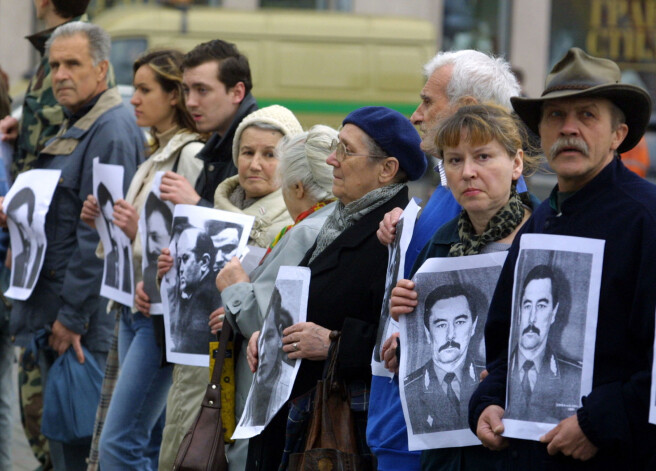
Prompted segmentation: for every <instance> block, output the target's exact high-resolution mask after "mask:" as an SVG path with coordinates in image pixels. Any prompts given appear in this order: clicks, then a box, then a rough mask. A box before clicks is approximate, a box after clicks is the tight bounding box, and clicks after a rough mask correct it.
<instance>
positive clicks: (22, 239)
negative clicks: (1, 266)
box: [2, 170, 61, 300]
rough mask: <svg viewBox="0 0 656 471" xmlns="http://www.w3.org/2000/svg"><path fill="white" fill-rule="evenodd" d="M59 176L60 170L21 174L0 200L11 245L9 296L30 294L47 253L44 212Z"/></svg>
mask: <svg viewBox="0 0 656 471" xmlns="http://www.w3.org/2000/svg"><path fill="white" fill-rule="evenodd" d="M60 175H61V171H60V170H30V171H28V172H25V173H22V174H20V175H19V176H18V178H17V179H16V181H15V182H14V184H13V185H12V187H11V189H10V190H9V191H8V192H7V195H6V196H5V199H4V201H3V203H2V207H3V209H4V212H5V213H6V214H7V216H8V218H7V226H8V228H9V237H10V240H11V248H12V265H11V266H12V270H11V279H10V281H9V289H8V290H7V291H6V292H5V296H7V297H9V298H13V299H19V300H26V299H27V298H29V296H30V294H32V290H33V289H34V285H35V284H36V280H37V278H38V276H39V272H40V271H41V267H42V266H43V259H44V256H45V253H46V246H47V240H46V234H45V229H44V225H45V220H46V214H47V213H48V210H49V208H50V202H51V201H52V195H53V194H54V192H55V188H56V187H57V183H58V181H59V177H60Z"/></svg>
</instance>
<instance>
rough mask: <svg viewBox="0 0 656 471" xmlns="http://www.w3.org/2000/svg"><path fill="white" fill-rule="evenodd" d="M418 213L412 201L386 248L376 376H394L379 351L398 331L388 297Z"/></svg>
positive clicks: (373, 364)
mask: <svg viewBox="0 0 656 471" xmlns="http://www.w3.org/2000/svg"><path fill="white" fill-rule="evenodd" d="M417 213H419V206H418V205H417V202H416V201H415V200H414V199H412V200H410V202H409V203H408V205H407V206H406V207H405V209H404V210H403V214H402V215H401V217H400V218H399V222H398V223H397V224H396V237H395V239H394V242H392V244H390V245H389V246H388V253H389V255H388V259H387V277H386V278H385V295H384V297H383V307H382V308H381V311H380V322H379V323H378V334H377V335H376V345H375V347H374V351H373V355H372V358H371V373H372V374H374V375H376V376H387V377H389V378H391V377H392V376H393V375H394V374H393V373H391V372H390V371H388V370H387V368H385V362H384V361H383V360H382V359H381V349H382V346H383V343H384V342H385V340H387V339H388V338H389V336H390V335H392V334H394V333H396V332H398V331H399V324H398V322H396V321H395V320H394V319H392V317H391V316H390V312H389V308H390V296H391V293H392V289H393V288H394V286H396V282H397V281H399V280H400V279H401V278H403V267H404V266H405V252H406V250H407V249H408V245H410V240H411V239H412V233H413V232H414V226H415V220H416V219H417Z"/></svg>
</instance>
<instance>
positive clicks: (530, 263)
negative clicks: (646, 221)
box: [503, 234, 605, 440]
mask: <svg viewBox="0 0 656 471" xmlns="http://www.w3.org/2000/svg"><path fill="white" fill-rule="evenodd" d="M604 244H605V242H604V241H603V240H597V239H586V238H581V237H568V236H558V235H548V234H525V235H523V236H522V238H521V240H520V244H519V247H520V248H519V256H518V258H517V263H516V265H515V278H514V281H513V301H512V323H511V329H510V338H509V342H508V378H507V382H506V407H505V412H504V418H503V424H504V427H505V432H504V435H505V436H507V437H513V438H522V439H525V440H539V438H540V437H541V436H542V435H544V434H545V433H547V432H548V431H549V430H551V429H553V428H554V427H555V426H556V425H557V424H558V423H559V422H560V421H561V420H563V419H566V418H568V417H570V416H572V415H575V414H576V410H577V409H578V408H579V407H581V397H582V396H584V395H586V394H588V393H589V392H590V390H591V389H592V372H593V368H594V349H595V339H596V332H597V315H598V311H599V290H600V287H601V271H602V264H603V256H604Z"/></svg>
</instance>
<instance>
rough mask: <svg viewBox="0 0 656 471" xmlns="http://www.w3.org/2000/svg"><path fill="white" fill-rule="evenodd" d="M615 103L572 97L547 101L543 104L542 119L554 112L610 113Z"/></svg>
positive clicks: (599, 99)
mask: <svg viewBox="0 0 656 471" xmlns="http://www.w3.org/2000/svg"><path fill="white" fill-rule="evenodd" d="M613 106H614V105H613V102H612V101H610V100H608V99H606V98H601V97H572V98H556V99H553V100H545V102H544V103H543V104H542V112H541V117H542V118H544V116H545V115H546V114H547V113H549V112H552V111H572V110H573V111H578V110H586V109H593V110H598V111H601V112H602V113H603V112H607V113H610V112H611V109H612V107H613Z"/></svg>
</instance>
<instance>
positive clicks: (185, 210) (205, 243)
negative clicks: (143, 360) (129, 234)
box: [160, 204, 255, 366]
mask: <svg viewBox="0 0 656 471" xmlns="http://www.w3.org/2000/svg"><path fill="white" fill-rule="evenodd" d="M254 220H255V218H254V217H253V216H246V215H243V214H237V213H231V212H228V211H221V210H218V209H211V208H204V207H200V206H191V205H183V204H179V205H176V207H175V211H174V213H173V232H172V235H171V243H170V244H169V250H170V251H171V256H172V257H173V267H172V268H171V270H169V272H168V273H167V274H166V275H165V276H164V279H163V280H162V283H161V290H160V292H161V295H162V306H163V308H164V309H163V310H164V331H165V334H166V359H167V360H168V361H170V362H172V363H179V364H183V365H193V366H209V361H210V360H209V342H210V340H216V339H215V337H214V336H212V335H211V333H210V329H209V326H208V322H209V316H210V314H211V313H212V311H214V310H216V309H218V308H219V307H221V296H220V294H219V291H218V290H217V288H216V284H215V280H216V274H217V272H218V270H220V269H221V268H222V267H223V266H222V265H221V263H219V259H221V260H223V259H224V258H227V259H229V258H230V257H232V256H233V255H235V254H237V253H239V252H240V251H241V250H243V248H244V247H246V242H247V241H248V236H249V234H250V232H251V228H252V227H253V222H254ZM226 229H228V232H229V233H233V232H234V235H235V236H236V237H237V238H238V242H237V243H236V244H235V241H234V240H232V239H231V238H222V237H221V234H222V233H223V232H224V231H225V230H226ZM219 241H220V243H221V244H223V245H220V246H218V247H217V246H215V245H214V244H215V243H217V242H219ZM228 247H229V248H230V250H227V251H226V252H223V251H222V249H224V248H228Z"/></svg>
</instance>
